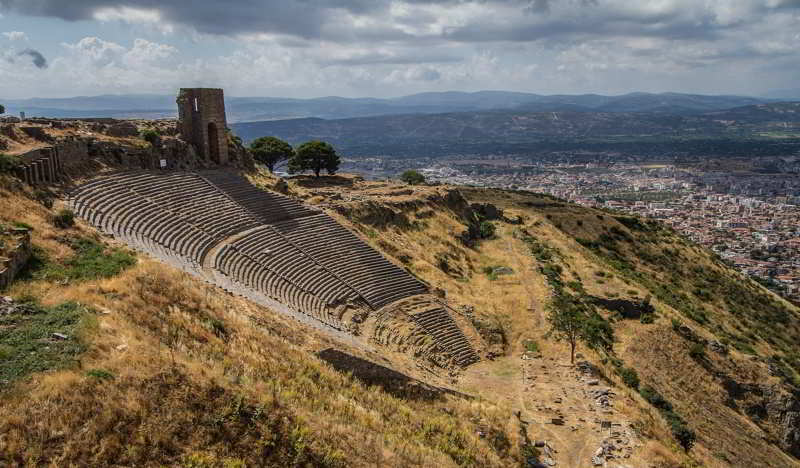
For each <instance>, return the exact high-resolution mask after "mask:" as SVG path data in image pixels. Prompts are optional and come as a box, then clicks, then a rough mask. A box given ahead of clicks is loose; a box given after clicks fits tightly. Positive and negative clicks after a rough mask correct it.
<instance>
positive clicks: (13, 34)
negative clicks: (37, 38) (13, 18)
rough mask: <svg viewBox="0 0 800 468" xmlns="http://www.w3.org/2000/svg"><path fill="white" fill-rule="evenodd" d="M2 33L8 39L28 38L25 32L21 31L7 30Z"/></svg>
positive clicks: (20, 39)
mask: <svg viewBox="0 0 800 468" xmlns="http://www.w3.org/2000/svg"><path fill="white" fill-rule="evenodd" d="M3 35H4V36H5V37H6V38H7V39H8V40H9V41H25V40H27V39H28V36H26V35H25V33H24V32H22V31H8V32H4V33H3Z"/></svg>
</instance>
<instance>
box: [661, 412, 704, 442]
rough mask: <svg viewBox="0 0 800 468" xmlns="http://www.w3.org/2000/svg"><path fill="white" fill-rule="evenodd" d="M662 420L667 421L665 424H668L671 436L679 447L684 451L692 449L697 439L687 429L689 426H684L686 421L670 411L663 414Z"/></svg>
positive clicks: (692, 432)
mask: <svg viewBox="0 0 800 468" xmlns="http://www.w3.org/2000/svg"><path fill="white" fill-rule="evenodd" d="M664 418H665V419H666V420H667V423H669V428H670V431H671V432H672V436H673V437H675V440H677V441H678V443H679V444H681V447H683V449H684V450H689V449H690V448H692V446H693V445H694V442H695V440H696V439H697V435H696V434H695V433H694V431H693V430H691V429H689V426H687V425H686V421H684V420H683V418H681V417H680V416H678V415H677V414H675V413H674V412H672V411H670V412H667V413H665V414H664Z"/></svg>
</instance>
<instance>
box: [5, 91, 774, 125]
mask: <svg viewBox="0 0 800 468" xmlns="http://www.w3.org/2000/svg"><path fill="white" fill-rule="evenodd" d="M775 101H776V99H772V98H755V97H747V96H704V95H696V94H679V93H662V94H649V93H631V94H625V95H621V96H602V95H598V94H583V95H553V96H544V95H539V94H530V93H517V92H507V91H480V92H475V93H464V92H455V91H453V92H436V93H421V94H414V95H411V96H404V97H399V98H391V99H377V98H342V97H322V98H314V99H288V98H274V97H231V96H229V97H228V98H227V99H226V106H227V112H228V120H229V121H230V122H231V123H236V122H252V121H263V120H284V119H296V118H307V117H316V118H322V119H343V118H355V117H370V116H382V115H401V114H441V113H452V112H477V111H488V110H500V109H507V110H518V111H525V112H604V113H617V112H657V113H668V114H677V115H693V114H700V113H704V112H709V111H717V110H725V109H731V108H735V107H741V106H747V105H753V104H762V103H769V102H775ZM0 103H2V104H4V105H5V106H6V112H8V113H9V114H18V113H19V112H20V111H24V112H25V113H26V114H27V115H28V116H42V117H61V118H82V117H84V118H85V117H114V118H149V119H157V118H174V117H175V116H176V105H175V96H171V95H157V94H131V95H103V96H80V97H73V98H63V99H47V98H34V99H7V100H0Z"/></svg>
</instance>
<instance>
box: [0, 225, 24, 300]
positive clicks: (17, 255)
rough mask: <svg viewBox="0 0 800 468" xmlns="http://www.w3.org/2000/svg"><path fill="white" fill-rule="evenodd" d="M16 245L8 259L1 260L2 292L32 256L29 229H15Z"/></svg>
mask: <svg viewBox="0 0 800 468" xmlns="http://www.w3.org/2000/svg"><path fill="white" fill-rule="evenodd" d="M12 235H13V236H14V238H15V240H16V242H17V243H16V245H14V246H12V248H11V249H10V250H11V252H10V254H8V257H7V258H0V291H2V290H3V289H5V288H6V287H8V285H10V284H11V282H12V281H14V278H15V277H16V276H17V273H19V271H20V270H22V268H23V267H24V266H25V264H26V263H27V262H28V259H29V258H30V256H31V237H30V233H29V232H28V230H27V229H13V230H12Z"/></svg>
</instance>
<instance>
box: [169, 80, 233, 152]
mask: <svg viewBox="0 0 800 468" xmlns="http://www.w3.org/2000/svg"><path fill="white" fill-rule="evenodd" d="M177 103H178V130H179V131H180V133H181V137H182V138H183V139H184V140H186V141H188V142H190V143H191V144H193V145H194V147H195V148H196V149H197V152H198V154H199V155H200V156H201V157H203V158H204V159H206V160H209V161H211V162H213V163H215V164H220V165H225V164H227V163H228V136H227V129H228V123H227V120H226V118H225V99H224V96H223V93H222V90H221V89H213V88H182V89H181V90H180V93H179V94H178V100H177Z"/></svg>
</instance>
